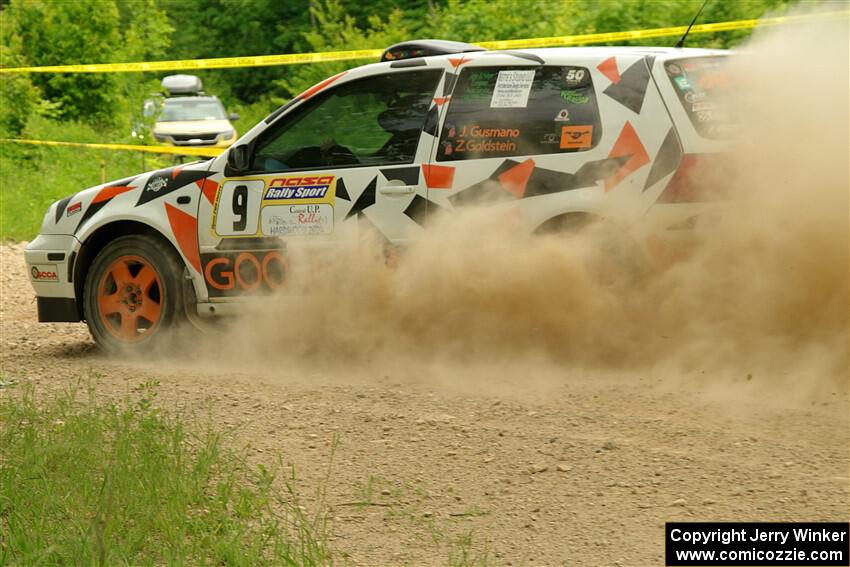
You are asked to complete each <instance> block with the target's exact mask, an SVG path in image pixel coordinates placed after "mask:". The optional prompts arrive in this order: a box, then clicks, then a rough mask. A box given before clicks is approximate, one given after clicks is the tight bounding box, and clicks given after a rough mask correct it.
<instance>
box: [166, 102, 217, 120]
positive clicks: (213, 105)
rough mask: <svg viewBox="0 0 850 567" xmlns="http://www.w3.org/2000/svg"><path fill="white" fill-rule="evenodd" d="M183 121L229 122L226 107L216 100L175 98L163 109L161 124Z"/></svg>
mask: <svg viewBox="0 0 850 567" xmlns="http://www.w3.org/2000/svg"><path fill="white" fill-rule="evenodd" d="M182 120H227V115H226V114H225V113H224V107H223V106H222V105H221V103H220V102H219V101H217V100H214V99H201V100H199V99H193V98H173V99H167V100H166V101H165V103H164V105H163V107H162V115H161V116H160V117H159V121H160V122H177V121H182Z"/></svg>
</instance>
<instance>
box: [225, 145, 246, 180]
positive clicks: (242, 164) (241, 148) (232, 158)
mask: <svg viewBox="0 0 850 567" xmlns="http://www.w3.org/2000/svg"><path fill="white" fill-rule="evenodd" d="M227 166H228V167H229V168H230V169H232V170H233V171H235V172H237V173H238V172H242V171H248V169H249V168H250V167H251V163H250V158H249V155H248V146H246V145H244V144H240V145H238V146H231V147H230V149H229V150H227Z"/></svg>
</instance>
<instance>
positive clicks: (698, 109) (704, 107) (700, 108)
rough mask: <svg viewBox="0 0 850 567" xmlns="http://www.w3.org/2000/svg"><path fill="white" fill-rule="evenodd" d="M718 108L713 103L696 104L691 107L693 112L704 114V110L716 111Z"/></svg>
mask: <svg viewBox="0 0 850 567" xmlns="http://www.w3.org/2000/svg"><path fill="white" fill-rule="evenodd" d="M716 108H717V105H716V104H714V103H713V102H695V103H693V105H692V106H691V111H692V112H702V111H704V110H714V109H716Z"/></svg>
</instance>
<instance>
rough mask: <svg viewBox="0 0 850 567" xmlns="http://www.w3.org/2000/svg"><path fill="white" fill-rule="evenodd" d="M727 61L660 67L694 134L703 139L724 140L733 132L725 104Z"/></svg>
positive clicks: (683, 61) (684, 61) (718, 59)
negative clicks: (686, 114) (667, 78)
mask: <svg viewBox="0 0 850 567" xmlns="http://www.w3.org/2000/svg"><path fill="white" fill-rule="evenodd" d="M727 64H728V58H727V57H724V56H721V57H693V58H690V59H675V60H673V61H668V62H666V63H665V64H664V70H665V71H667V76H668V77H670V82H671V83H673V90H674V91H676V96H677V97H678V98H679V102H680V103H681V104H682V107H683V108H684V109H685V112H687V113H688V117H689V118H690V119H691V123H692V124H693V125H694V129H695V130H696V131H697V133H698V134H699V135H700V136H702V137H704V138H714V139H727V138H731V137H733V136H734V134H735V131H736V129H737V125H736V124H735V120H734V118H733V117H732V116H731V115H730V111H731V109H732V108H733V107H732V106H731V105H729V104H728V101H727V99H728V98H729V95H730V88H731V84H730V80H729V74H728V72H727V70H726V65H727Z"/></svg>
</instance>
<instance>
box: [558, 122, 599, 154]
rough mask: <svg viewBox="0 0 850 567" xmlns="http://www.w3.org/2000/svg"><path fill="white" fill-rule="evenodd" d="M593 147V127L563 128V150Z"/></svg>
mask: <svg viewBox="0 0 850 567" xmlns="http://www.w3.org/2000/svg"><path fill="white" fill-rule="evenodd" d="M592 145H593V126H564V127H563V128H561V146H560V147H561V149H574V148H589V147H591V146H592Z"/></svg>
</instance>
